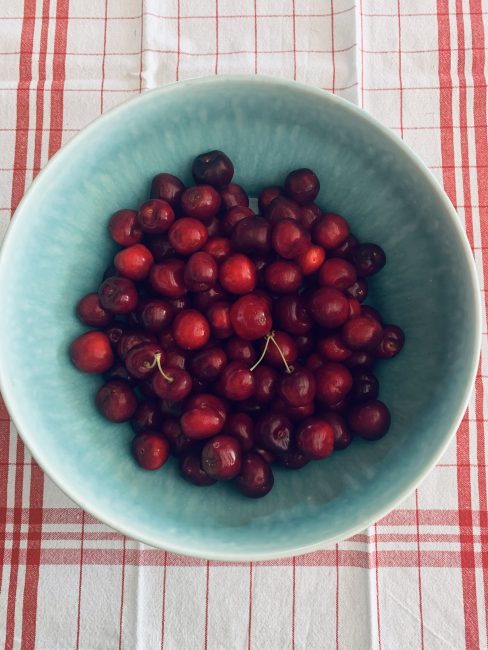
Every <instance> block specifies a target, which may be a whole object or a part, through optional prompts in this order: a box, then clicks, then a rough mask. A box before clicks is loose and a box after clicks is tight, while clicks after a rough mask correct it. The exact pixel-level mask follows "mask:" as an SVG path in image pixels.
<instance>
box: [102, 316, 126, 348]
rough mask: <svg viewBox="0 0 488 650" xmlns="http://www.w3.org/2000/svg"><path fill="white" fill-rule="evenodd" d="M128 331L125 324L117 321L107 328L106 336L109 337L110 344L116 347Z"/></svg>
mask: <svg viewBox="0 0 488 650" xmlns="http://www.w3.org/2000/svg"><path fill="white" fill-rule="evenodd" d="M126 331H127V327H126V325H125V324H124V323H120V322H118V321H115V323H113V325H111V326H110V327H107V329H106V330H105V334H106V335H107V336H108V338H109V340H110V343H111V344H112V345H113V346H114V347H115V346H116V345H117V343H118V342H119V341H120V339H121V338H122V335H123V334H125V332H126Z"/></svg>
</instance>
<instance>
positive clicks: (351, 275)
mask: <svg viewBox="0 0 488 650" xmlns="http://www.w3.org/2000/svg"><path fill="white" fill-rule="evenodd" d="M356 279H357V274H356V269H355V268H354V266H353V265H352V264H350V263H349V262H347V261H346V260H343V259H341V258H340V257H335V258H332V259H330V260H326V261H325V262H324V263H323V264H322V267H321V269H320V271H319V274H318V281H319V284H320V285H322V286H323V287H334V289H340V290H344V289H347V288H348V287H350V286H351V284H354V282H356Z"/></svg>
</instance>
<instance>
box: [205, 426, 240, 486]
mask: <svg viewBox="0 0 488 650" xmlns="http://www.w3.org/2000/svg"><path fill="white" fill-rule="evenodd" d="M241 462H242V451H241V447H240V445H239V442H238V441H237V440H236V439H235V438H233V437H232V436H225V435H218V436H215V437H214V438H212V440H209V442H207V444H206V445H205V447H204V448H203V450H202V468H203V469H204V471H205V472H206V473H207V474H208V475H209V476H210V477H212V478H214V479H217V480H218V481H230V480H231V479H233V478H235V477H236V476H237V475H238V474H239V472H240V471H241Z"/></svg>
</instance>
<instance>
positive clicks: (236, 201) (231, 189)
mask: <svg viewBox="0 0 488 650" xmlns="http://www.w3.org/2000/svg"><path fill="white" fill-rule="evenodd" d="M220 198H221V201H222V206H221V207H222V209H224V210H230V209H231V208H235V206H236V205H243V206H245V207H247V206H248V205H249V197H248V195H247V194H246V191H245V190H244V188H243V187H241V186H240V185H237V183H229V185H225V186H224V187H222V188H221V189H220Z"/></svg>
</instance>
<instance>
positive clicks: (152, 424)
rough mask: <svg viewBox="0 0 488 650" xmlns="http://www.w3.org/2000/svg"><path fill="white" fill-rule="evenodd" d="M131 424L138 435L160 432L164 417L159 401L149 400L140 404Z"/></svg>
mask: <svg viewBox="0 0 488 650" xmlns="http://www.w3.org/2000/svg"><path fill="white" fill-rule="evenodd" d="M131 424H132V428H133V429H134V431H135V432H136V433H141V432H143V431H157V430H159V429H160V428H161V425H162V424H163V416H162V413H161V411H160V409H159V404H158V401H157V400H156V399H150V398H149V399H145V400H143V401H142V402H139V404H138V406H137V409H136V411H135V413H134V416H133V418H132V420H131Z"/></svg>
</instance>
